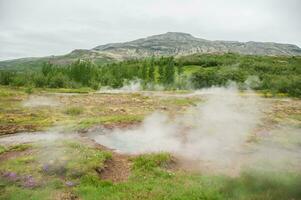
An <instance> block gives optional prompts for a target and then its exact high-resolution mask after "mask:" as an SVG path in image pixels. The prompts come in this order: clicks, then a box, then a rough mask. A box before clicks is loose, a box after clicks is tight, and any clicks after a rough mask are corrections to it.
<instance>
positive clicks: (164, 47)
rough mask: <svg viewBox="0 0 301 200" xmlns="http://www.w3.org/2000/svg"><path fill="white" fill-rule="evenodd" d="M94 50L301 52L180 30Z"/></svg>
mask: <svg viewBox="0 0 301 200" xmlns="http://www.w3.org/2000/svg"><path fill="white" fill-rule="evenodd" d="M92 50H95V51H101V52H110V53H113V54H115V55H119V57H123V58H131V57H146V56H152V55H188V54H193V53H227V52H233V53H239V54H249V55H301V49H300V48H299V47H298V46H296V45H291V44H278V43H262V42H246V43H243V42H231V41H210V40H204V39H200V38H195V37H193V36H192V35H190V34H187V33H177V32H168V33H165V34H161V35H155V36H150V37H147V38H143V39H138V40H134V41H131V42H125V43H113V44H107V45H101V46H97V47H95V48H94V49H92Z"/></svg>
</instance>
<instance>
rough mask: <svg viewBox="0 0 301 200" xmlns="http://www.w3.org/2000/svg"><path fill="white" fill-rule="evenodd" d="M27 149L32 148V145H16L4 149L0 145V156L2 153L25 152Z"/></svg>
mask: <svg viewBox="0 0 301 200" xmlns="http://www.w3.org/2000/svg"><path fill="white" fill-rule="evenodd" d="M29 148H32V145H30V144H17V145H13V146H9V147H4V146H1V145H0V155H1V154H2V153H6V152H12V151H25V150H27V149H29Z"/></svg>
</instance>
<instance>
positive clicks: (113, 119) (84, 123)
mask: <svg viewBox="0 0 301 200" xmlns="http://www.w3.org/2000/svg"><path fill="white" fill-rule="evenodd" d="M142 120H143V116H141V115H108V116H100V117H90V118H85V119H83V120H81V121H80V122H79V126H78V128H81V129H83V128H88V127H91V126H93V125H97V124H114V123H131V122H140V121H142Z"/></svg>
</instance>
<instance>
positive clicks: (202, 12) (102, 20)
mask: <svg viewBox="0 0 301 200" xmlns="http://www.w3.org/2000/svg"><path fill="white" fill-rule="evenodd" d="M300 8H301V1H299V0H286V1H283V0H253V1H239V0H228V1H222V0H152V1H141V0H131V1H124V0H44V1H40V0H0V59H1V60H4V59H12V58H19V57H27V56H46V55H57V54H65V53H68V52H69V51H71V50H73V49H78V48H93V47H94V46H97V45H100V44H104V43H109V42H123V41H128V40H133V39H137V38H140V37H145V36H149V35H152V34H160V33H164V32H167V31H179V32H188V33H191V34H193V35H194V36H197V37H201V38H205V39H211V40H239V41H250V40H253V41H271V42H282V43H293V44H297V45H299V46H301V39H300V35H301V23H300V22H299V20H300V19H301V13H300V12H299V9H300Z"/></svg>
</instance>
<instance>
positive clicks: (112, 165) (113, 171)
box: [98, 153, 131, 183]
mask: <svg viewBox="0 0 301 200" xmlns="http://www.w3.org/2000/svg"><path fill="white" fill-rule="evenodd" d="M130 170H131V164H130V161H129V157H128V156H126V155H121V154H117V153H113V155H112V158H111V159H109V160H107V161H106V162H105V167H104V168H102V169H101V170H100V171H98V172H99V176H100V178H101V179H103V180H110V181H112V182H113V183H117V182H122V181H126V180H127V179H128V177H129V175H130Z"/></svg>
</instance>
